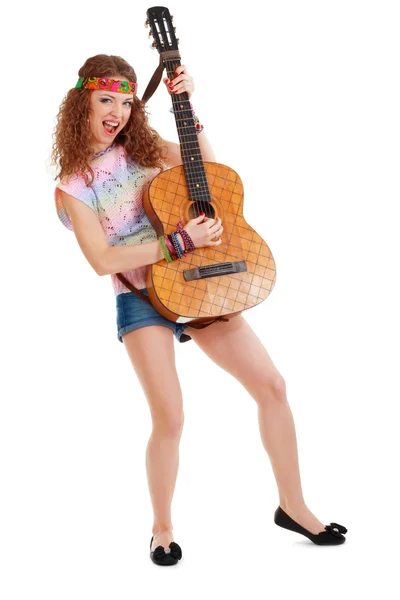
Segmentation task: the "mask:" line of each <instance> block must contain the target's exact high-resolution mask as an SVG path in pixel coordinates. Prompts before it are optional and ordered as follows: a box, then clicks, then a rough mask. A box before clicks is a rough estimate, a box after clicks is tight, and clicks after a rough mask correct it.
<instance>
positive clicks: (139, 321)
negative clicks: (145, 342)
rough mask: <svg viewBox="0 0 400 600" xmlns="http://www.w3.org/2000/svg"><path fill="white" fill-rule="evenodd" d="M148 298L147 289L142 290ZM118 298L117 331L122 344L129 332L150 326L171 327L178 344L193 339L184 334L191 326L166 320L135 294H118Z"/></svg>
mask: <svg viewBox="0 0 400 600" xmlns="http://www.w3.org/2000/svg"><path fill="white" fill-rule="evenodd" d="M140 291H141V292H142V293H143V294H145V295H146V296H148V295H149V294H148V292H147V288H142V289H141V290H140ZM116 298H117V300H116V301H117V330H118V339H119V341H120V342H122V341H123V340H122V336H123V335H124V333H127V332H128V331H133V330H134V329H139V328H140V327H147V326H148V325H163V326H164V327H169V328H170V329H172V331H173V332H174V335H175V337H176V339H177V340H178V342H181V343H183V342H188V341H189V340H191V339H192V338H191V337H190V336H189V335H187V334H186V333H183V332H184V331H185V329H187V328H188V327H189V325H185V324H183V323H175V321H170V320H169V319H166V318H165V317H163V316H162V315H160V313H159V312H158V311H157V310H156V309H155V308H154V306H152V305H151V304H147V302H145V301H144V300H142V299H141V298H139V296H136V294H134V293H133V292H123V293H122V294H118V296H117V297H116Z"/></svg>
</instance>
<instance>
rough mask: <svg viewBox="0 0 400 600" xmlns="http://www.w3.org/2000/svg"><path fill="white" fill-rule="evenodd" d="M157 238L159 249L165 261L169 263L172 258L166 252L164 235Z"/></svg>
mask: <svg viewBox="0 0 400 600" xmlns="http://www.w3.org/2000/svg"><path fill="white" fill-rule="evenodd" d="M158 239H159V242H160V244H161V249H162V251H163V254H164V258H165V260H166V261H167V262H169V263H171V262H173V260H172V258H171V256H170V253H169V252H168V248H167V246H166V244H165V240H164V236H162V235H161V236H160V237H159V238H158Z"/></svg>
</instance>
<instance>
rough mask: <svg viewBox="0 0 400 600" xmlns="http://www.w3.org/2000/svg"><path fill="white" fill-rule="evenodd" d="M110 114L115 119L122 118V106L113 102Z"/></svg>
mask: <svg viewBox="0 0 400 600" xmlns="http://www.w3.org/2000/svg"><path fill="white" fill-rule="evenodd" d="M111 114H112V116H113V117H115V118H116V119H119V120H121V119H122V106H120V105H119V104H117V103H114V106H113V107H112V110H111Z"/></svg>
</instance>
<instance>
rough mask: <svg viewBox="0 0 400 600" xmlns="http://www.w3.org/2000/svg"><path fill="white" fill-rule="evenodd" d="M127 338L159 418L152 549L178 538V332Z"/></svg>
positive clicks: (152, 470) (152, 447)
mask: <svg viewBox="0 0 400 600" xmlns="http://www.w3.org/2000/svg"><path fill="white" fill-rule="evenodd" d="M122 339H123V341H124V344H125V347H126V349H127V352H128V355H129V358H130V360H131V362H132V365H133V367H134V369H135V372H136V375H137V377H138V379H139V381H140V384H141V386H142V389H143V392H144V394H145V395H146V398H147V401H148V403H149V408H150V412H151V417H152V422H153V430H152V433H151V435H150V438H149V441H148V444H147V448H146V469H147V479H148V485H149V492H150V497H151V502H152V506H153V513H154V520H153V528H152V533H153V535H154V539H153V543H152V550H154V549H155V548H156V547H157V546H159V545H161V546H164V548H168V546H169V544H170V542H172V541H174V537H173V531H172V530H173V525H172V516H171V504H172V497H173V494H174V490H175V484H176V479H177V474H178V467H179V442H180V438H181V434H182V428H183V421H184V415H183V404H182V393H181V388H180V384H179V379H178V375H177V372H176V368H175V353H174V341H173V333H172V331H171V330H170V329H168V328H167V327H164V326H150V327H141V328H140V329H136V330H134V331H130V332H128V333H126V334H125V335H124V336H123V338H122ZM156 534H158V535H156Z"/></svg>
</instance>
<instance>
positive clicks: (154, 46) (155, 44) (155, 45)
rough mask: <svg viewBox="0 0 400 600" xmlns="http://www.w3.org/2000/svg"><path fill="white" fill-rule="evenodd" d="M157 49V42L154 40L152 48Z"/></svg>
mask: <svg viewBox="0 0 400 600" xmlns="http://www.w3.org/2000/svg"><path fill="white" fill-rule="evenodd" d="M156 47H157V42H156V40H154V42H152V44H151V46H150V48H156Z"/></svg>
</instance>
